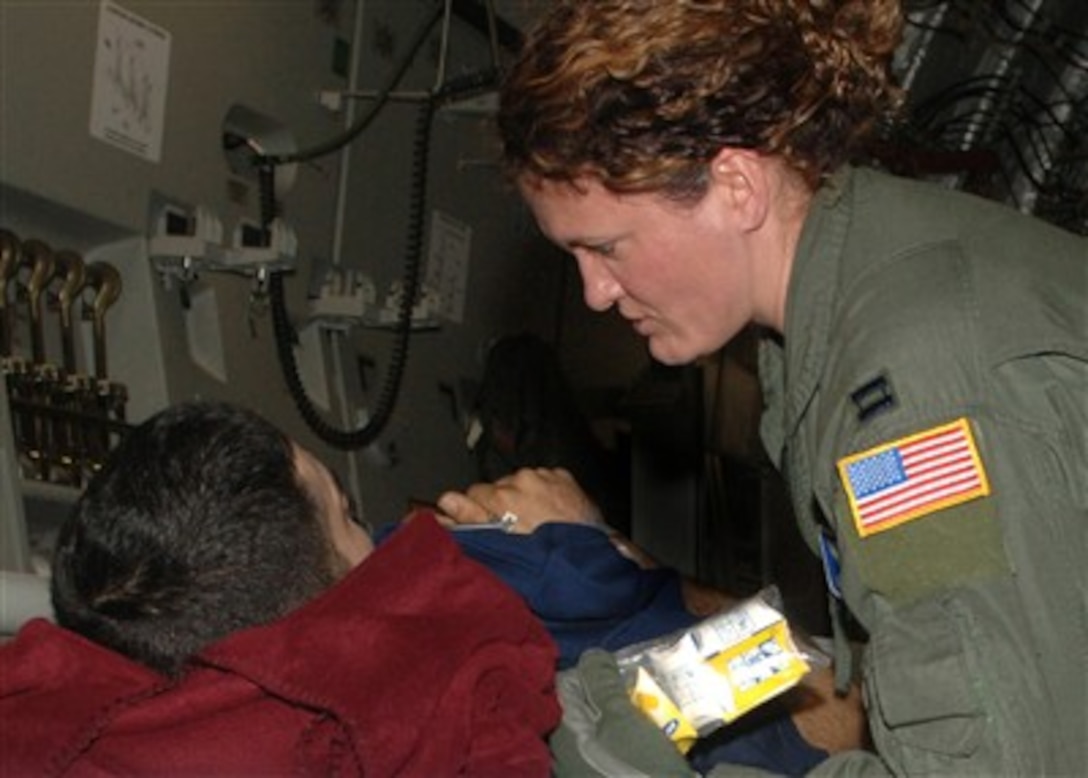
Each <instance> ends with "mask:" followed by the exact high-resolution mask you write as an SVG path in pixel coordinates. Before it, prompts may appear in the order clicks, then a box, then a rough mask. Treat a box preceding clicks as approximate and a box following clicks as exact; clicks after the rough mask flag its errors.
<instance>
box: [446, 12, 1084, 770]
mask: <svg viewBox="0 0 1088 778" xmlns="http://www.w3.org/2000/svg"><path fill="white" fill-rule="evenodd" d="M901 26H902V17H901V11H900V8H899V6H898V3H897V2H895V0H594V2H587V1H586V0H558V1H557V2H556V3H555V4H554V6H552V7H551V8H550V10H549V12H548V13H547V14H546V16H545V17H544V18H543V19H542V20H541V21H540V22H539V24H538V26H537V27H536V28H535V29H534V30H533V31H532V32H531V33H530V35H529V36H528V38H527V40H526V42H525V44H524V47H523V49H522V51H521V52H520V53H519V56H518V57H517V58H516V61H515V62H514V63H513V65H512V67H511V69H510V70H509V72H508V74H507V77H506V79H505V83H504V85H503V89H502V94H501V102H500V112H499V117H498V118H499V128H500V132H501V137H502V143H503V155H504V163H505V168H506V170H507V172H508V173H509V176H510V178H511V180H512V181H513V182H514V183H515V185H516V186H517V188H518V190H519V191H520V193H521V195H522V196H523V198H524V200H525V202H526V203H527V205H528V207H529V208H530V209H531V211H532V213H533V216H534V217H535V219H536V221H537V224H538V225H539V227H540V229H541V231H542V232H543V234H544V235H545V236H546V237H547V238H548V239H550V240H551V241H553V242H554V243H555V244H557V245H558V246H560V247H561V248H563V249H565V250H566V251H568V252H569V253H570V254H572V255H573V256H574V259H575V261H576V262H577V265H578V269H579V271H580V273H581V276H582V281H583V284H584V297H585V301H586V304H587V305H588V306H589V307H590V308H593V309H595V310H598V311H604V310H607V309H610V308H616V309H617V310H618V311H619V313H620V314H621V315H622V316H624V317H625V318H627V319H628V320H630V322H631V324H632V326H633V327H634V329H635V331H636V332H638V333H639V334H640V335H642V336H643V337H644V338H646V340H647V341H648V345H649V350H650V352H651V354H652V355H653V357H654V358H655V359H657V360H658V361H660V362H663V363H667V364H681V363H686V362H690V361H693V360H696V359H698V358H700V357H703V356H705V355H708V354H711V353H713V352H715V351H716V350H718V349H719V348H721V347H722V346H723V345H724V344H725V343H726V342H728V341H729V340H730V339H731V338H733V337H734V336H735V335H737V334H738V332H740V331H741V329H742V328H744V327H746V326H747V325H749V324H754V325H756V326H757V327H759V328H761V330H762V331H763V333H764V337H763V341H762V343H761V354H760V380H761V382H762V384H763V390H764V402H765V411H764V415H763V418H762V423H761V431H762V436H763V440H764V444H765V446H766V448H767V451H768V453H769V455H770V457H771V459H772V460H773V461H774V462H775V463H776V465H777V466H778V467H779V468H780V469H781V470H782V472H783V473H784V475H785V477H786V480H787V482H788V484H789V487H790V492H791V496H792V502H793V507H794V510H795V513H796V518H797V521H798V522H799V525H800V527H801V531H802V534H803V536H804V537H805V539H806V542H807V543H808V544H809V545H810V546H811V548H812V549H813V551H814V552H815V553H818V554H821V555H822V556H823V558H824V561H825V567H826V569H827V579H828V589H829V592H830V595H831V596H830V597H829V602H830V603H831V606H830V607H831V611H832V622H833V623H834V624H835V625H836V626H837V629H836V632H837V635H838V638H839V640H838V641H837V642H838V644H839V646H840V650H839V651H837V656H836V667H837V670H838V672H839V677H840V681H841V682H842V683H843V684H845V682H846V681H848V680H849V679H850V678H851V677H852V676H853V675H854V673H853V672H852V668H851V663H850V662H849V657H850V653H849V652H848V651H846V650H843V647H845V646H846V644H847V642H846V640H845V638H844V637H843V636H844V635H845V632H844V630H843V629H842V626H841V625H843V624H844V623H846V620H847V618H853V619H854V620H855V621H856V623H857V624H859V625H860V626H861V627H862V628H863V631H864V638H865V643H864V650H863V653H862V662H861V664H860V668H859V669H858V672H859V675H860V678H861V679H862V683H863V689H864V698H865V703H866V707H867V713H868V719H869V724H870V729H871V735H872V739H873V742H874V748H875V753H871V752H861V751H858V752H851V753H844V754H835V755H833V756H832V757H831V758H830V759H829V760H827V761H826V762H824V763H823V765H822V766H821V768H820V770H821V772H827V773H834V772H838V771H840V770H841V771H855V772H856V771H864V772H865V773H866V774H881V773H889V774H904V773H909V774H933V775H937V774H944V775H948V774H955V775H961V774H985V775H998V774H1018V775H1029V774H1030V775H1040V774H1067V775H1068V774H1083V773H1084V772H1085V770H1086V768H1088V758H1086V756H1085V742H1086V738H1085V737H1084V734H1085V732H1088V723H1086V720H1085V714H1086V711H1088V683H1086V682H1085V679H1086V678H1088V661H1086V657H1088V652H1085V650H1084V646H1085V645H1086V644H1088V620H1086V616H1085V614H1086V613H1088V603H1086V594H1085V592H1086V591H1088V583H1086V573H1085V571H1086V569H1088V566H1086V565H1085V564H1084V563H1083V555H1084V551H1085V549H1086V548H1088V544H1086V542H1085V531H1086V527H1088V492H1086V487H1085V484H1086V483H1088V479H1086V478H1085V473H1088V443H1086V438H1085V435H1084V430H1085V429H1086V428H1088V403H1085V397H1086V394H1085V388H1086V387H1088V327H1086V311H1088V304H1086V299H1088V297H1086V291H1088V246H1086V244H1085V241H1084V240H1083V239H1082V238H1081V237H1078V236H1075V235H1073V234H1070V233H1067V232H1064V231H1062V230H1060V229H1059V228H1057V227H1054V226H1052V225H1048V224H1045V223H1043V222H1041V221H1040V220H1037V219H1034V218H1031V217H1030V216H1027V215H1024V214H1020V213H1017V212H1015V211H1014V210H1012V209H1010V208H1008V207H1006V206H1004V205H1001V204H998V203H995V202H990V201H985V200H982V199H980V198H976V197H974V196H971V195H967V194H965V193H962V192H956V191H952V190H950V189H948V188H945V187H942V186H939V185H937V184H934V183H927V182H921V181H914V180H906V179H903V178H899V177H895V176H893V175H891V174H889V173H888V172H886V171H882V170H880V169H877V168H876V167H873V166H865V165H864V164H862V162H863V161H864V160H865V159H866V149H867V144H868V142H869V141H870V140H871V139H873V138H874V137H875V136H876V135H877V134H878V133H877V132H876V130H878V129H879V128H880V127H881V125H883V124H885V123H886V122H888V121H891V120H893V119H894V115H895V112H896V110H897V108H898V105H899V103H900V102H901V101H900V93H899V89H898V88H897V87H896V85H895V84H894V81H893V78H892V74H891V63H892V55H893V53H894V51H895V49H896V47H897V45H898V43H899V40H900V30H901ZM442 506H443V508H444V509H446V510H447V512H449V513H450V514H451V515H452V516H453V517H454V518H455V519H456V520H459V521H477V520H480V518H481V517H482V516H484V515H486V514H487V513H492V514H496V513H502V512H503V511H505V510H512V511H517V512H518V513H519V514H526V513H530V512H531V511H532V506H531V502H530V496H529V495H522V494H519V493H518V491H517V490H515V489H510V488H503V489H498V488H489V487H488V486H486V485H478V486H477V487H474V488H473V489H470V490H469V493H467V494H465V495H458V494H451V495H448V496H446V497H445V498H444V501H443V502H442ZM606 675H607V673H606ZM598 680H600V679H599V678H598ZM610 681H611V679H610V678H605V679H604V682H605V684H604V685H605V687H607V686H608V683H607V682H610ZM581 682H582V692H581V693H582V694H583V695H588V696H589V697H592V696H593V694H594V687H593V683H594V676H593V674H592V673H583V675H582V676H581ZM613 686H614V685H613ZM601 688H604V687H601ZM609 688H611V687H609ZM597 691H600V689H598V690H597ZM607 709H608V710H610V711H613V712H614V711H615V710H618V709H616V708H614V707H613V708H607ZM568 723H569V722H568ZM599 732H600V731H598V734H599ZM612 732H613V734H614V732H615V729H613V730H612ZM583 735H584V733H583ZM575 740H577V738H575ZM583 741H585V738H584V737H583Z"/></svg>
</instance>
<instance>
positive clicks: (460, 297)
mask: <svg viewBox="0 0 1088 778" xmlns="http://www.w3.org/2000/svg"><path fill="white" fill-rule="evenodd" d="M471 250H472V228H471V227H470V226H469V225H467V224H465V223H464V222H462V221H458V220H457V219H455V218H454V217H452V216H450V215H449V214H447V213H443V212H442V211H438V210H436V211H434V212H433V213H432V214H431V245H430V252H429V254H428V257H427V272H426V275H425V277H424V282H425V283H426V285H427V286H429V287H430V288H431V289H433V290H435V291H437V292H438V293H439V296H440V298H441V307H440V309H439V314H440V315H441V316H442V318H444V319H446V320H447V321H451V322H454V323H457V324H460V323H461V322H462V321H464V318H465V294H466V292H467V290H468V262H469V254H470V252H471Z"/></svg>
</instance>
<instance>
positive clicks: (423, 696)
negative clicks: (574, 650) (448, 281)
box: [0, 518, 559, 778]
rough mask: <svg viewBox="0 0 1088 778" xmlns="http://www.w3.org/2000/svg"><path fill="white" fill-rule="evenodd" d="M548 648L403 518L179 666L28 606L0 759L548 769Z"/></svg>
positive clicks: (426, 525)
mask: <svg viewBox="0 0 1088 778" xmlns="http://www.w3.org/2000/svg"><path fill="white" fill-rule="evenodd" d="M555 659H556V651H555V647H554V645H553V643H552V642H551V640H550V638H549V637H548V636H547V634H546V633H545V632H544V629H543V627H541V626H540V624H539V622H537V620H536V619H535V618H534V617H533V616H532V615H531V614H530V613H529V611H528V610H527V609H526V608H525V606H524V605H523V604H522V602H521V601H520V600H519V599H518V597H517V596H516V595H515V594H514V593H513V592H511V591H510V590H509V589H508V588H506V587H505V586H504V585H503V584H502V583H500V582H499V580H498V579H497V578H495V577H493V576H492V575H491V574H490V573H489V572H487V571H486V570H485V569H484V568H482V567H481V566H479V565H477V564H476V563H475V562H472V561H471V560H469V559H467V558H466V557H464V556H463V555H462V554H461V553H460V551H459V550H458V549H457V547H456V545H455V544H454V543H453V542H452V541H451V540H450V538H449V537H448V536H447V534H446V531H445V530H443V529H441V528H440V527H438V526H437V525H436V524H435V523H434V522H433V520H431V519H429V518H417V519H416V520H415V521H413V522H412V523H411V524H410V525H409V526H408V527H406V528H405V529H404V531H402V532H399V533H397V537H396V538H394V539H391V540H390V541H389V542H388V543H386V544H384V545H383V546H382V547H381V548H380V549H379V550H378V551H376V552H375V553H374V554H373V555H372V556H371V557H369V558H368V559H367V560H366V561H365V562H364V563H363V564H362V565H361V566H359V567H358V568H356V569H355V570H354V571H353V572H352V573H351V574H350V575H349V576H348V577H346V578H345V579H344V580H343V581H341V582H340V583H339V584H338V585H337V586H335V587H333V588H332V589H330V590H329V591H328V592H326V593H325V594H324V595H322V596H321V597H320V598H318V599H316V600H314V601H313V602H311V603H309V604H307V605H306V606H305V607H303V608H301V609H299V610H297V611H295V612H294V613H292V614H291V615H289V616H288V617H286V618H284V619H282V620H280V621H277V622H275V623H273V624H270V625H267V626H265V627H259V628H255V629H250V630H246V631H244V632H241V633H238V634H236V635H234V636H232V637H230V638H229V639H227V640H224V641H222V642H220V643H218V644H215V645H213V646H210V647H209V648H208V649H206V650H205V651H204V652H202V653H201V655H200V657H199V658H198V660H197V661H196V662H194V665H193V667H192V669H191V670H190V671H189V672H187V673H186V674H185V675H184V676H183V677H182V678H181V679H180V680H179V681H177V682H173V683H172V682H170V681H168V680H167V679H165V678H163V677H162V676H159V675H157V674H155V673H154V672H152V671H150V670H147V669H145V668H143V667H142V666H140V665H137V664H134V663H133V662H131V661H129V660H127V659H125V658H124V657H121V656H119V655H117V654H115V653H112V652H110V651H107V650H105V649H103V648H101V647H99V646H96V645H94V644H92V643H90V642H88V641H86V640H83V639H82V638H80V637H79V636H78V635H75V634H73V633H70V632H67V631H65V630H62V629H60V628H58V627H55V626H53V625H51V624H49V623H47V622H44V621H37V622H33V623H31V624H29V625H28V626H27V627H25V628H24V629H23V631H22V632H21V633H20V634H19V635H18V636H17V638H16V639H15V640H14V641H12V642H11V643H9V644H7V645H5V646H3V647H0V775H26V774H34V775H43V774H58V773H61V772H66V771H71V774H94V773H98V772H109V773H118V772H125V773H138V774H155V775H168V774H174V775H181V774H184V775H195V774H201V775H224V774H229V775H239V774H251V775H253V774H261V775H283V774H287V773H299V774H313V773H320V774H329V775H362V774H365V775H368V776H386V775H405V776H426V778H433V776H445V775H478V776H492V775H493V776H510V775H519V776H521V775H547V774H548V771H549V765H550V760H549V754H548V751H547V747H546V744H545V741H544V736H545V735H546V733H548V732H549V731H550V730H551V728H552V727H554V726H555V724H556V723H557V722H558V719H559V708H558V704H557V702H556V698H555V694H554V689H553V678H554V666H555Z"/></svg>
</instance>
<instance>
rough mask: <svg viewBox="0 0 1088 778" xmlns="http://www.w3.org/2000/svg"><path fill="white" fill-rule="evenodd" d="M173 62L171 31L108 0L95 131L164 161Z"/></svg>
mask: <svg viewBox="0 0 1088 778" xmlns="http://www.w3.org/2000/svg"><path fill="white" fill-rule="evenodd" d="M169 68H170V33H169V32H167V31H166V30H164V29H162V28H161V27H158V26H156V25H154V24H151V23H150V22H148V21H146V20H144V19H141V18H140V17H138V16H136V15H135V14H132V13H130V12H129V11H126V10H125V9H123V8H121V7H120V6H119V5H117V4H116V3H114V2H112V0H103V2H102V5H101V7H100V11H99V17H98V47H97V51H96V54H95V69H94V84H93V86H92V90H93V91H92V96H91V128H90V129H91V135H92V136H94V137H96V138H98V139H99V140H103V141H105V142H106V143H109V144H111V145H113V146H117V147H118V148H121V149H124V150H125V151H128V152H130V153H132V154H135V155H136V156H138V157H143V158H144V159H147V160H149V161H152V162H158V161H159V158H160V156H161V153H162V136H163V118H164V113H165V108H166V87H167V80H168V77H169Z"/></svg>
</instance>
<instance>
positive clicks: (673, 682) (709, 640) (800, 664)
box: [616, 586, 826, 753]
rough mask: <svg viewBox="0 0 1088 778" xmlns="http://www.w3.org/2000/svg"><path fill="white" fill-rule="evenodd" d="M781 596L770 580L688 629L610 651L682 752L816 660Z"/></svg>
mask: <svg viewBox="0 0 1088 778" xmlns="http://www.w3.org/2000/svg"><path fill="white" fill-rule="evenodd" d="M779 599H780V597H779V595H778V590H777V589H776V588H775V587H773V586H772V587H768V588H767V589H764V590H762V591H761V592H759V593H758V594H756V595H755V596H753V597H751V598H750V599H747V600H744V601H742V602H741V603H739V604H737V605H735V606H733V607H731V608H728V609H726V610H723V611H721V612H719V613H717V614H715V615H713V616H709V617H708V618H706V619H704V620H702V621H700V622H699V623H698V624H695V625H694V626H692V627H689V628H688V629H685V630H681V631H679V632H673V633H670V634H669V635H666V636H664V637H661V638H657V639H655V640H650V641H645V642H643V643H638V644H636V645H633V646H629V647H627V648H625V649H623V650H621V651H618V652H616V661H617V663H618V664H619V668H620V673H621V674H622V676H623V678H624V681H625V682H626V684H627V689H628V691H629V693H630V695H631V701H632V702H633V703H634V704H635V706H636V707H637V708H639V709H640V710H642V711H643V712H645V713H646V714H647V715H648V716H649V717H650V718H651V719H652V720H653V721H654V722H655V723H656V724H657V725H658V726H659V727H660V728H661V730H662V731H663V732H664V733H665V734H666V735H668V736H669V738H670V739H671V740H672V741H673V742H674V743H676V745H677V747H678V748H679V749H680V750H681V751H683V752H685V753H686V752H687V751H688V749H689V748H691V746H692V745H694V743H695V741H696V740H697V739H698V738H700V737H702V736H704V735H707V734H709V733H710V732H712V731H714V730H715V729H717V728H718V727H720V726H722V725H723V724H727V723H729V722H731V721H734V720H736V719H737V718H738V717H740V716H742V715H744V714H745V713H747V712H748V711H750V710H753V709H754V708H757V707H759V706H760V705H762V704H763V703H764V702H766V701H767V700H770V699H771V698H773V697H775V696H777V695H779V694H781V693H782V692H784V691H786V690H787V689H789V688H791V687H792V686H794V685H796V684H797V682H798V681H800V680H801V678H803V677H804V676H805V674H806V673H808V671H809V670H810V669H811V667H812V663H813V661H812V660H814V659H815V660H818V659H819V657H817V656H815V655H814V654H812V653H808V652H802V651H801V650H799V649H798V647H797V644H796V642H795V641H794V639H793V635H792V634H791V632H790V627H789V624H788V623H787V622H786V618H785V617H784V616H783V615H782V613H781V610H780V606H778V605H777V603H778V601H779ZM824 661H826V660H824Z"/></svg>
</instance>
